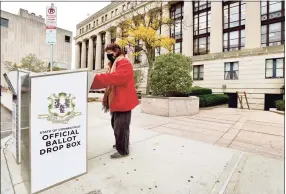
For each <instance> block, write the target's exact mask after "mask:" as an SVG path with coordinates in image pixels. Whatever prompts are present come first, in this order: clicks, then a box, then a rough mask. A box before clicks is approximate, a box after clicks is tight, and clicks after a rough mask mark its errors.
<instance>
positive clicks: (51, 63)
mask: <svg viewBox="0 0 286 194" xmlns="http://www.w3.org/2000/svg"><path fill="white" fill-rule="evenodd" d="M50 71H53V45H52V44H51V62H50Z"/></svg>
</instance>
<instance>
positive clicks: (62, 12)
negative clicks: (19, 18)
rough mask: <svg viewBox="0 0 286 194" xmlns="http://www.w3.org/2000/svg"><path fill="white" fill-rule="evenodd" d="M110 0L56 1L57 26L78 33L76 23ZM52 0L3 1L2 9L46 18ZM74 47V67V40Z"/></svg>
mask: <svg viewBox="0 0 286 194" xmlns="http://www.w3.org/2000/svg"><path fill="white" fill-rule="evenodd" d="M109 3H110V1H107V0H106V1H105V2H104V1H102V2H54V6H56V7H57V11H58V15H57V26H58V27H60V28H63V29H66V30H70V31H72V32H73V37H74V36H75V33H76V25H77V24H78V23H80V22H81V21H83V20H84V19H86V18H87V17H88V16H87V15H88V14H90V15H92V14H94V13H95V12H97V11H99V10H100V9H102V8H104V7H105V6H107V5H108V4H109ZM50 4H51V2H1V9H2V10H4V11H7V12H10V13H14V14H18V12H19V9H20V8H23V9H26V10H28V12H29V13H35V14H36V15H42V16H43V17H44V18H46V7H47V6H49V5H50ZM72 43H73V48H72V68H73V67H74V57H75V56H74V41H73V42H72Z"/></svg>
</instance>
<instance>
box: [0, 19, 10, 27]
mask: <svg viewBox="0 0 286 194" xmlns="http://www.w3.org/2000/svg"><path fill="white" fill-rule="evenodd" d="M8 24H9V20H8V19H6V18H1V26H4V27H8Z"/></svg>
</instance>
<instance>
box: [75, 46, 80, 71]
mask: <svg viewBox="0 0 286 194" xmlns="http://www.w3.org/2000/svg"><path fill="white" fill-rule="evenodd" d="M79 68H80V45H79V43H76V44H75V69H79Z"/></svg>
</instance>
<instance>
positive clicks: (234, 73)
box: [224, 62, 238, 80]
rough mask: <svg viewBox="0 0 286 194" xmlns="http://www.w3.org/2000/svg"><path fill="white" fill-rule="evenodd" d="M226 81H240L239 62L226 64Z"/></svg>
mask: <svg viewBox="0 0 286 194" xmlns="http://www.w3.org/2000/svg"><path fill="white" fill-rule="evenodd" d="M224 79H225V80H237V79H238V62H230V63H225V64H224Z"/></svg>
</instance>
